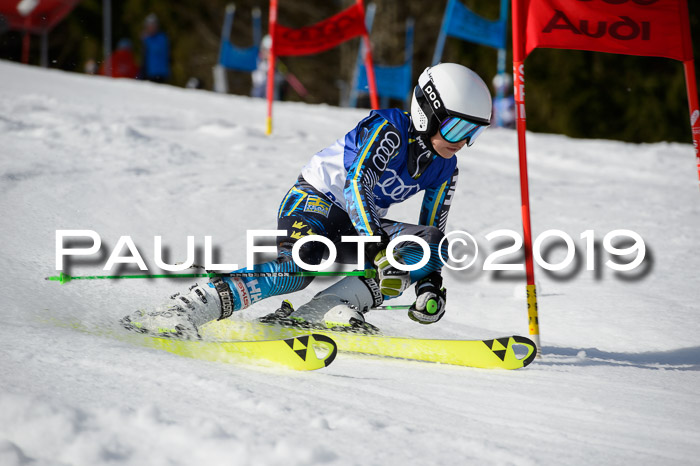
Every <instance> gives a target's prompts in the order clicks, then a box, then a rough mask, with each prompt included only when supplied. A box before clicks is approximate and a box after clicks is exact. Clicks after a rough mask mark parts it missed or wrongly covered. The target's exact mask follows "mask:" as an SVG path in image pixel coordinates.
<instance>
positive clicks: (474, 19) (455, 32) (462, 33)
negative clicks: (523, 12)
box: [432, 0, 509, 72]
mask: <svg viewBox="0 0 700 466" xmlns="http://www.w3.org/2000/svg"><path fill="white" fill-rule="evenodd" d="M508 1H509V0H501V16H500V18H499V19H497V20H490V19H485V18H483V17H481V16H479V15H477V14H476V13H474V12H473V11H471V10H470V9H469V8H467V7H466V6H464V5H462V3H461V2H460V1H459V0H448V2H447V7H445V15H444V16H443V18H442V27H441V28H440V34H439V35H438V40H437V43H436V44H435V52H434V53H433V63H432V64H433V65H437V64H438V63H439V62H440V60H441V59H442V51H443V49H444V48H445V39H447V36H452V37H456V38H458V39H462V40H466V41H469V42H473V43H476V44H481V45H486V46H488V47H493V48H495V49H498V50H499V51H501V52H499V53H500V55H502V56H503V58H502V60H501V59H499V72H504V66H501V64H500V62H501V61H503V62H504V63H505V47H506V23H507V22H508Z"/></svg>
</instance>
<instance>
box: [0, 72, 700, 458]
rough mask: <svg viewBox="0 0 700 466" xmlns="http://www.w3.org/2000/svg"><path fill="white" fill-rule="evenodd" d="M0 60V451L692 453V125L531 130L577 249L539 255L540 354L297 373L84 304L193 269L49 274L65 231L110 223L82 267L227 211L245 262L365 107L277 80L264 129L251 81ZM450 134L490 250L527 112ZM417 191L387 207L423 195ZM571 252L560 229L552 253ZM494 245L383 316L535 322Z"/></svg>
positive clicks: (367, 360) (233, 249)
mask: <svg viewBox="0 0 700 466" xmlns="http://www.w3.org/2000/svg"><path fill="white" fill-rule="evenodd" d="M0 77H1V78H0V82H1V83H2V85H1V86H0V141H1V142H0V180H2V181H1V183H0V215H1V218H2V222H0V238H1V240H2V248H0V270H2V271H3V272H4V279H3V280H2V283H1V284H0V296H1V297H2V306H1V308H0V322H2V325H0V373H2V377H0V464H2V465H16V464H42V465H44V464H51V465H53V464H76V465H94V464H149V465H159V464H183V465H191V464H211V465H216V464H256V465H259V464H284V465H294V464H377V465H387V464H397V465H398V464H518V465H521V464H522V465H528V464H629V463H639V464H669V463H671V462H679V463H686V464H687V463H691V464H692V463H697V461H698V456H699V455H700V400H699V399H698V396H697V395H698V391H697V390H698V389H697V387H698V386H699V385H700V376H699V375H698V374H699V372H698V371H699V370H700V341H699V337H698V335H700V319H698V317H697V312H698V309H699V305H698V303H699V302H700V291H699V288H700V282H699V281H698V273H697V270H699V269H700V254H698V251H697V232H698V231H699V230H700V193H699V192H698V189H697V180H696V176H697V175H696V173H695V160H694V157H693V152H692V148H691V147H690V145H687V144H641V145H638V144H624V143H620V142H612V141H599V140H573V139H569V138H566V137H562V136H555V135H546V134H529V135H528V148H529V162H530V182H531V201H532V210H533V218H532V221H533V228H534V232H535V234H536V235H537V234H539V233H541V232H543V231H545V230H548V229H560V230H563V231H564V232H566V233H568V234H569V235H570V236H571V237H572V238H573V239H574V241H575V242H576V244H577V247H578V250H577V254H576V258H577V260H578V262H579V266H578V267H573V266H572V267H570V268H568V269H566V270H565V271H563V272H557V273H555V274H546V273H544V271H543V270H542V269H541V268H538V270H537V275H538V281H539V287H538V290H539V293H540V297H539V306H540V322H541V331H542V342H543V345H544V348H543V352H544V358H542V359H541V360H538V361H536V362H535V363H533V364H532V365H531V366H530V367H528V368H526V369H523V370H519V371H512V372H505V371H486V370H476V369H468V368H459V367H450V366H441V365H434V364H423V363H417V362H410V361H402V360H381V359H377V358H371V357H357V356H349V355H346V354H340V355H339V356H338V358H337V359H336V361H335V362H334V363H333V365H332V366H331V367H329V368H327V369H324V370H320V371H316V372H313V373H296V372H290V371H284V370H281V369H270V368H257V367H253V366H246V365H241V366H237V365H225V364H218V363H209V362H203V361H197V360H189V359H185V358H180V357H178V356H174V355H171V354H169V353H163V352H159V351H156V350H150V349H146V348H141V347H137V346H132V345H130V344H129V343H126V342H122V341H120V340H118V339H115V338H110V337H109V336H101V335H97V334H94V333H84V332H79V331H76V330H74V329H73V328H72V326H73V325H75V324H80V325H81V326H83V327H86V328H91V329H99V328H102V329H110V328H113V327H114V322H115V321H116V320H117V319H118V318H120V317H121V316H123V315H125V314H127V313H130V312H131V311H132V310H133V309H135V308H137V307H138V306H146V305H155V304H157V303H158V302H160V301H161V300H163V299H164V298H165V297H167V296H168V295H170V294H172V293H174V292H176V291H180V290H183V289H185V288H186V287H187V286H188V285H189V284H190V283H191V282H190V281H187V280H184V281H183V280H180V281H170V280H162V281H144V280H129V281H119V282H116V281H102V282H97V281H94V282H73V283H70V284H67V285H59V284H58V283H56V282H48V281H44V280H43V278H44V277H46V276H48V275H53V274H54V273H55V270H54V269H55V259H54V258H55V231H56V230H57V229H92V230H95V231H97V232H98V233H99V234H100V235H101V238H102V241H103V248H102V255H101V256H100V257H99V258H96V259H92V260H87V261H86V260H82V261H75V265H74V266H73V268H72V269H71V272H72V273H73V274H78V273H101V268H102V266H103V265H104V263H105V261H106V259H107V255H108V254H109V253H110V252H111V249H112V247H113V246H114V245H115V244H116V242H117V240H118V239H119V237H120V236H121V235H130V236H131V237H132V238H133V239H134V241H135V243H136V244H137V246H138V247H139V251H140V252H141V253H142V254H143V256H144V258H145V260H146V262H147V263H148V264H149V265H150V266H151V267H153V264H154V262H153V236H154V235H163V240H164V243H165V244H166V245H168V247H169V253H170V254H169V256H170V258H171V260H173V261H176V260H181V258H182V257H184V254H185V251H186V250H185V237H186V236H187V235H195V238H196V241H197V244H198V246H200V247H201V246H202V245H203V237H204V235H211V236H213V239H214V244H215V245H216V247H217V250H218V253H219V254H218V255H219V257H218V259H219V260H220V262H237V263H239V264H244V263H245V249H244V248H245V232H246V230H247V229H271V228H274V227H275V215H276V212H277V207H278V203H279V201H280V200H281V198H282V196H283V195H284V194H285V192H286V190H287V189H288V187H289V186H290V185H291V183H292V182H293V181H294V180H295V179H296V176H297V174H298V172H299V169H300V167H301V166H302V165H303V163H304V162H305V161H306V160H307V159H308V158H309V157H310V156H311V154H313V153H314V152H315V151H317V150H319V149H321V148H323V147H325V146H326V145H328V144H330V143H331V142H332V141H333V140H334V139H336V138H337V137H339V136H341V135H342V134H344V133H345V132H346V131H347V130H349V129H350V128H352V127H353V126H354V125H355V123H356V122H357V120H359V119H360V118H362V117H363V116H364V115H365V114H366V111H365V110H348V109H338V108H333V107H327V106H309V105H303V104H294V103H283V104H276V105H275V112H276V113H275V132H274V135H273V136H271V137H267V136H265V135H264V132H263V128H264V113H265V106H264V103H263V101H261V100H253V99H249V98H244V97H235V96H221V95H215V94H213V93H208V92H204V91H196V90H185V89H176V88H172V87H169V86H161V85H154V84H150V83H144V82H134V81H123V80H109V79H104V78H100V77H93V76H81V75H75V74H67V73H63V72H58V71H46V70H41V69H38V68H32V67H25V66H21V65H17V64H13V63H8V62H0ZM531 104H532V105H534V104H535V103H531ZM554 117H556V116H554ZM685 118H686V115H678V124H685V123H684V121H685ZM459 157H460V162H459V164H460V182H459V185H458V189H457V193H456V196H455V202H454V204H453V207H452V211H451V215H450V221H449V224H448V230H467V231H469V232H470V233H472V234H473V235H474V236H475V237H476V238H477V240H478V241H479V244H480V246H481V247H482V250H483V251H486V252H487V253H488V252H489V251H493V250H494V246H493V244H490V243H489V242H488V241H486V239H485V238H484V237H485V235H486V234H488V233H489V232H492V231H494V230H498V229H512V230H515V231H520V230H521V227H520V207H519V196H520V193H519V187H518V181H517V180H518V171H517V150H516V137H515V134H514V132H513V131H509V130H495V129H494V130H489V131H487V132H485V133H484V135H483V136H482V137H481V138H480V140H479V141H478V143H477V144H476V145H475V146H473V147H472V148H469V149H465V150H464V151H463V153H462V154H460V155H459ZM418 202H419V199H416V200H415V201H412V202H409V203H407V204H406V205H402V206H400V208H395V209H394V210H392V212H390V216H391V217H392V218H396V219H403V220H406V221H416V219H417V209H418ZM615 229H630V230H634V231H636V232H637V233H638V234H639V235H641V236H642V238H643V239H644V241H645V243H646V245H647V250H648V257H647V259H646V260H645V262H644V263H643V265H642V267H641V272H642V273H638V272H633V273H626V274H618V273H615V272H613V271H612V270H610V269H609V268H607V267H606V266H604V265H603V263H604V262H605V261H606V260H607V259H608V258H609V256H608V255H607V254H606V253H605V252H602V253H601V254H600V255H599V257H598V259H599V260H598V262H597V264H596V270H595V271H589V270H586V267H585V248H584V242H583V240H581V239H579V235H580V234H581V233H582V232H584V231H585V230H594V231H595V238H596V240H597V241H598V245H597V247H598V250H601V249H600V247H601V245H600V243H601V242H602V238H603V236H604V235H605V234H606V233H608V232H609V231H612V230H615ZM563 256H564V250H563V249H562V248H556V249H555V250H553V251H552V255H551V257H550V261H551V262H558V261H559V260H561V259H562V258H563ZM484 258H485V254H484V253H483V252H482V254H481V255H480V257H479V261H478V262H477V267H474V268H472V269H470V270H469V271H467V272H462V273H456V272H452V273H446V274H445V275H446V286H447V288H448V289H449V304H448V306H449V312H448V314H447V315H446V317H445V318H444V319H443V321H441V322H440V323H439V324H437V325H434V326H417V325H415V324H414V323H413V322H410V321H409V320H408V319H407V318H406V316H405V315H404V313H401V312H390V311H383V312H382V311H377V312H374V313H372V314H370V315H369V316H368V318H369V320H370V321H371V322H373V323H375V324H376V325H379V326H380V327H381V328H383V329H386V330H387V331H388V332H390V333H396V334H401V335H411V336H418V335H423V336H432V337H436V338H486V337H495V336H503V335H507V334H513V333H515V334H521V335H527V317H526V309H525V301H524V298H523V297H522V293H521V292H520V290H522V289H523V288H524V282H523V279H522V277H521V276H513V274H512V273H511V274H503V275H497V274H495V273H494V272H484V271H481V270H480V266H481V265H483V260H484ZM505 259H507V260H510V261H515V260H516V259H517V256H509V257H507V258H505ZM152 270H153V269H152ZM325 283H326V284H327V283H328V282H325ZM322 286H324V282H322V281H320V280H319V281H318V282H317V283H315V284H313V285H312V286H311V287H309V289H307V290H305V291H303V292H300V293H298V294H296V295H292V296H291V299H292V300H293V302H295V303H297V304H300V303H302V302H304V300H305V299H308V298H310V297H311V296H312V295H313V294H314V293H315V292H316V291H318V290H319V289H321V287H322ZM407 295H408V296H406V297H405V298H401V301H402V302H408V301H410V299H411V297H412V292H408V293H407ZM278 303H279V300H278V299H271V300H268V301H266V302H263V303H261V304H258V305H256V306H255V307H254V308H252V309H250V310H248V311H245V312H244V313H241V315H239V316H236V317H235V318H246V319H248V318H253V317H257V316H259V315H261V314H264V313H266V312H269V311H270V310H272V309H274V308H275V307H276V306H277V304H278ZM375 314H376V315H375Z"/></svg>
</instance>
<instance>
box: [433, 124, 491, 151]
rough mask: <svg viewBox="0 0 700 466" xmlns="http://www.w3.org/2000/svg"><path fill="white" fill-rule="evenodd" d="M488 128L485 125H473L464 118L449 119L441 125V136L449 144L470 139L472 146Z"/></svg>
mask: <svg viewBox="0 0 700 466" xmlns="http://www.w3.org/2000/svg"><path fill="white" fill-rule="evenodd" d="M486 128H487V126H485V125H480V124H478V123H472V122H471V121H467V120H465V119H464V118H459V117H448V118H445V120H443V122H442V123H440V135H441V136H442V137H443V139H444V140H445V141H447V142H453V143H454V142H460V141H464V140H465V139H468V141H467V145H468V146H471V145H472V144H474V141H475V140H476V138H477V137H479V135H480V134H481V133H482V132H483V131H484V130H485V129H486Z"/></svg>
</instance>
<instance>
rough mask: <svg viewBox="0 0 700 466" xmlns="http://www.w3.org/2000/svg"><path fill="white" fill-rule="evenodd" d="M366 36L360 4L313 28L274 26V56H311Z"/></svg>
mask: <svg viewBox="0 0 700 466" xmlns="http://www.w3.org/2000/svg"><path fill="white" fill-rule="evenodd" d="M366 33H367V30H366V29H365V15H364V11H363V10H362V6H361V5H359V4H355V5H353V6H351V7H350V8H347V9H346V10H343V11H341V12H340V13H338V14H337V15H334V16H331V17H330V18H328V19H324V20H323V21H320V22H318V23H316V24H314V25H312V26H305V27H302V28H298V29H292V28H288V27H285V26H280V25H279V24H277V25H276V26H275V32H274V34H275V35H274V38H273V44H274V45H273V47H274V49H275V50H274V53H275V55H276V56H278V57H283V56H292V55H312V54H315V53H319V52H323V51H326V50H329V49H332V48H333V47H335V46H337V45H340V44H341V43H343V42H345V41H346V40H349V39H352V38H353V37H357V36H361V35H363V34H366Z"/></svg>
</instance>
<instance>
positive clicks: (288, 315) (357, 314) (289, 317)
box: [260, 277, 383, 334]
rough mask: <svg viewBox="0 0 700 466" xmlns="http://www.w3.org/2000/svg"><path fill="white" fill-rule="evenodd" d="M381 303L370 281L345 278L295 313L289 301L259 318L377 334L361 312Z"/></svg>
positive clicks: (377, 292)
mask: <svg viewBox="0 0 700 466" xmlns="http://www.w3.org/2000/svg"><path fill="white" fill-rule="evenodd" d="M382 301H383V296H382V295H381V292H380V291H379V286H378V284H377V282H376V280H374V279H363V278H358V277H347V278H344V279H343V280H340V281H339V282H337V283H336V284H334V285H332V286H330V287H329V288H327V289H325V290H323V291H321V292H320V293H318V294H317V295H316V296H314V297H313V299H312V300H311V301H309V302H308V303H306V304H304V305H302V306H301V307H299V309H297V310H296V311H295V310H294V308H293V307H292V305H291V303H290V302H289V301H284V302H282V305H281V306H280V308H279V309H277V310H276V311H275V312H273V313H271V314H268V315H266V316H264V317H262V318H261V319H260V322H262V323H266V324H274V325H281V326H286V327H295V328H304V329H317V330H333V331H336V332H357V333H367V334H377V333H379V329H378V328H377V327H375V326H374V325H372V324H370V323H368V322H367V321H365V316H364V313H365V312H367V311H369V310H370V309H371V308H372V307H375V306H378V305H379V304H381V303H382Z"/></svg>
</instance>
